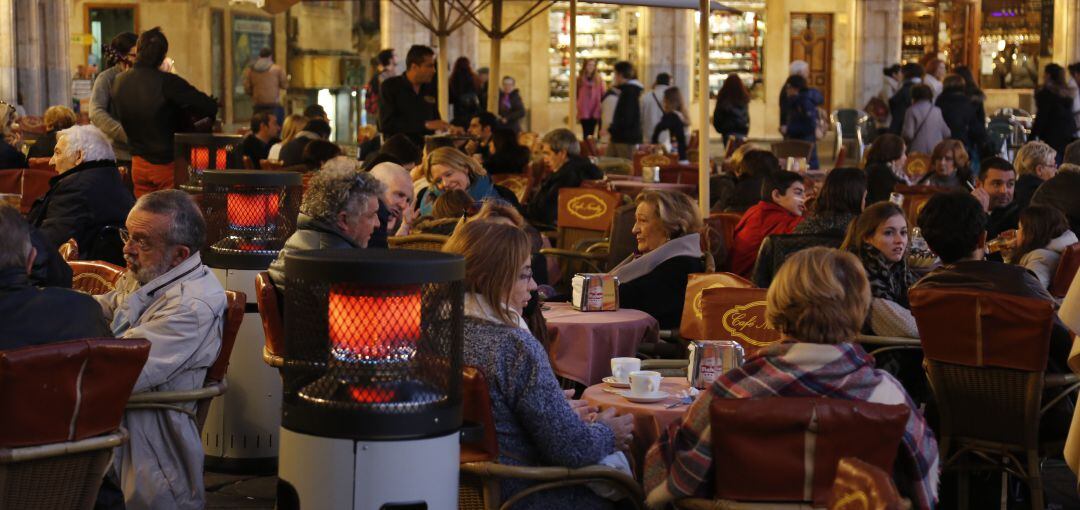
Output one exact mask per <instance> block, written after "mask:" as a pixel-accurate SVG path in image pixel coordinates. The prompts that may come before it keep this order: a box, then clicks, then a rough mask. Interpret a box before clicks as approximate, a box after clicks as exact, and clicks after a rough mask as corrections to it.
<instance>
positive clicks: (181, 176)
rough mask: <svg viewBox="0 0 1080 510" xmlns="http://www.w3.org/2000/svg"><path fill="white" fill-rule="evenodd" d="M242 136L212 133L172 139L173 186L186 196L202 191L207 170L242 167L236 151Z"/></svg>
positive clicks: (179, 136) (187, 135)
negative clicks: (174, 183)
mask: <svg viewBox="0 0 1080 510" xmlns="http://www.w3.org/2000/svg"><path fill="white" fill-rule="evenodd" d="M241 140H243V137H242V136H240V135H223V134H211V133H177V134H176V136H175V137H174V138H173V147H174V148H175V149H174V150H175V152H174V153H173V156H174V158H173V160H174V163H173V164H174V165H175V175H174V178H175V180H176V186H177V187H178V188H180V189H182V190H184V191H187V192H188V193H199V192H201V190H202V176H203V172H204V171H206V170H225V169H226V168H243V167H244V165H243V161H241V156H240V154H239V153H238V152H237V151H235V149H236V147H237V146H238V145H240V141H241Z"/></svg>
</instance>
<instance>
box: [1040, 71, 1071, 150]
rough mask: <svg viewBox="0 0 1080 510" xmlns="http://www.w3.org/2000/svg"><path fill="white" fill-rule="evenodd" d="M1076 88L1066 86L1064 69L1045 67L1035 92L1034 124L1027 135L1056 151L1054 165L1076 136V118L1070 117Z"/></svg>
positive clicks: (1067, 83) (1067, 84)
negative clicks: (1036, 138) (1041, 83)
mask: <svg viewBox="0 0 1080 510" xmlns="http://www.w3.org/2000/svg"><path fill="white" fill-rule="evenodd" d="M1075 98H1076V89H1075V88H1073V87H1070V86H1069V82H1068V80H1067V79H1066V78H1065V68H1063V67H1061V66H1060V65H1057V64H1047V65H1046V67H1045V68H1044V72H1043V85H1042V87H1039V88H1038V89H1036V90H1035V111H1036V113H1035V122H1034V123H1033V124H1032V126H1031V135H1032V136H1034V137H1038V138H1039V139H1040V140H1042V141H1044V142H1046V144H1047V145H1049V146H1050V147H1052V148H1053V149H1054V150H1055V151H1057V154H1058V159H1057V162H1058V163H1060V162H1061V159H1060V158H1061V156H1063V155H1064V154H1065V146H1066V145H1069V142H1071V141H1072V140H1073V138H1075V137H1076V118H1075V117H1074V116H1073V100H1074V99H1075Z"/></svg>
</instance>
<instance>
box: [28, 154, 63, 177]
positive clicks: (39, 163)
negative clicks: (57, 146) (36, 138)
mask: <svg viewBox="0 0 1080 510" xmlns="http://www.w3.org/2000/svg"><path fill="white" fill-rule="evenodd" d="M49 161H52V158H50V157H44V158H30V159H27V160H26V163H27V166H28V167H30V168H33V169H35V170H48V171H50V172H52V173H54V174H55V173H56V167H54V166H52V164H50V163H49Z"/></svg>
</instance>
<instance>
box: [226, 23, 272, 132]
mask: <svg viewBox="0 0 1080 510" xmlns="http://www.w3.org/2000/svg"><path fill="white" fill-rule="evenodd" d="M263 48H270V49H273V48H274V23H273V20H272V19H271V18H268V17H261V16H241V15H238V14H235V13H234V14H233V15H232V78H233V79H232V82H233V83H232V87H233V101H232V103H233V122H247V121H248V120H249V119H250V118H251V112H252V106H254V105H253V104H252V100H251V96H249V95H247V94H246V93H245V92H244V69H246V68H247V67H248V66H250V65H251V64H253V63H255V60H256V59H258V58H259V51H260V50H262V49H263Z"/></svg>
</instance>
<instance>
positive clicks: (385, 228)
mask: <svg viewBox="0 0 1080 510" xmlns="http://www.w3.org/2000/svg"><path fill="white" fill-rule="evenodd" d="M375 214H377V215H378V216H379V226H377V227H375V230H374V231H372V232H371V237H370V238H369V239H368V243H367V245H368V248H389V247H390V242H389V241H388V240H387V238H389V237H390V227H391V226H392V225H391V223H393V221H394V217H393V216H392V215H391V214H390V208H389V207H386V204H384V203H383V201H382V199H379V210H378V212H376V213H375Z"/></svg>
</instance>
